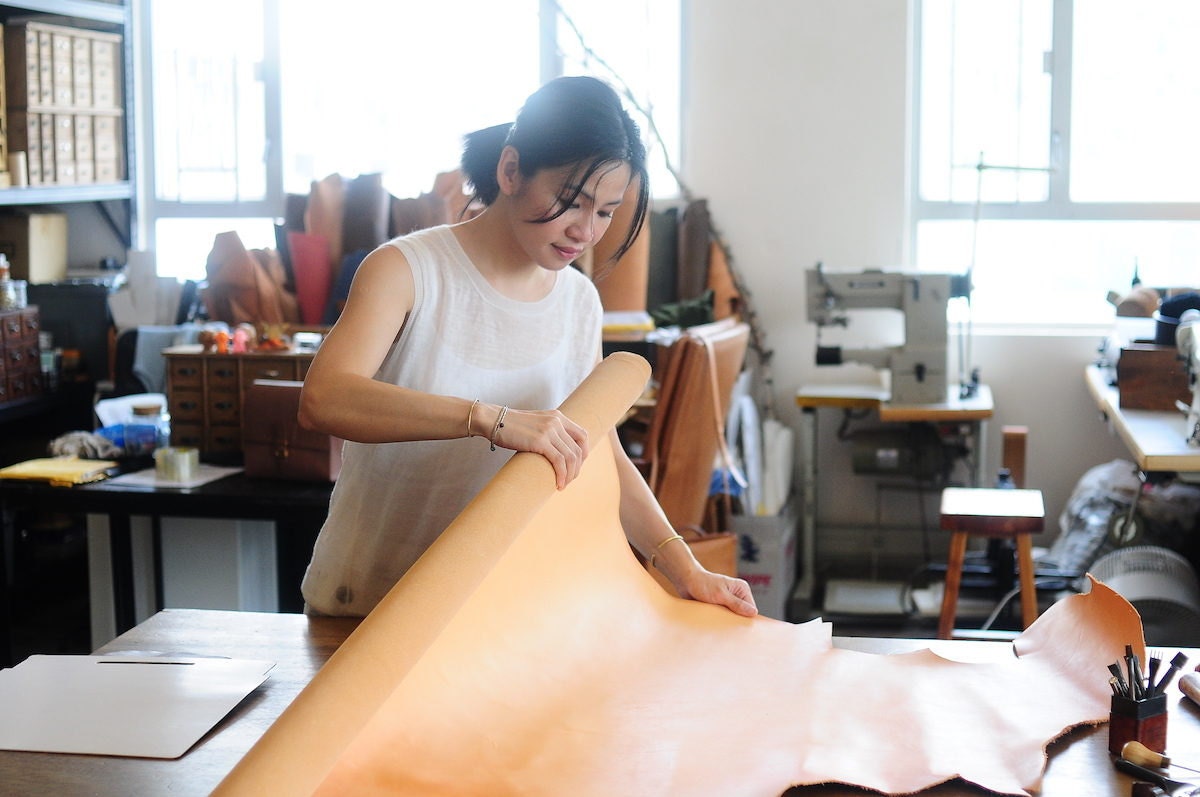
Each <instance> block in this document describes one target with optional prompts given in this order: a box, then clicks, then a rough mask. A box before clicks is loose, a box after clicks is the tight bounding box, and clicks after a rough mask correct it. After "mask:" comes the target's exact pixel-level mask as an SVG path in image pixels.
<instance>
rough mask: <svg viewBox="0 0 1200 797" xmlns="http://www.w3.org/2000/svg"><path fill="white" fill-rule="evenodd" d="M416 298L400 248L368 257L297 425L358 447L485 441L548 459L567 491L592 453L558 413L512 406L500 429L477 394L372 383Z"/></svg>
mask: <svg viewBox="0 0 1200 797" xmlns="http://www.w3.org/2000/svg"><path fill="white" fill-rule="evenodd" d="M415 296H416V293H415V287H414V283H413V276H412V268H411V266H410V265H409V263H408V260H407V259H406V258H405V257H404V254H403V253H402V252H401V251H400V250H399V249H396V248H395V247H394V246H387V245H385V246H381V247H379V248H378V249H376V250H374V251H373V252H371V253H370V254H369V255H367V257H366V258H365V259H364V260H363V262H362V263H361V264H360V265H359V267H358V270H357V271H356V272H355V275H354V281H353V283H352V284H351V287H350V294H349V296H348V297H347V299H346V306H345V307H344V308H343V309H342V313H341V316H340V317H339V318H338V321H337V323H336V324H334V326H333V328H332V329H331V330H330V331H329V334H328V335H326V337H325V340H324V341H322V343H321V348H320V349H318V350H317V355H316V357H314V358H313V362H312V365H311V366H310V367H309V370H308V374H307V375H306V376H305V378H304V390H303V391H302V393H301V395H300V412H299V419H300V423H301V424H302V425H303V426H304V427H306V428H309V429H316V430H319V431H323V432H326V433H328V434H331V435H334V436H335V437H340V438H342V439H344V440H353V441H356V442H359V443H395V442H404V441H411V440H452V439H455V438H459V437H468V436H474V437H487V438H491V439H492V440H493V442H494V443H495V444H496V445H497V446H500V447H502V448H507V449H511V450H513V451H533V452H536V453H539V454H541V455H542V456H544V457H546V459H547V460H549V462H550V464H551V465H552V466H553V467H554V472H555V478H556V480H557V483H558V487H559V489H561V488H563V487H565V486H566V485H567V483H568V482H570V481H571V480H572V479H574V478H575V476H577V475H578V474H579V468H580V467H581V466H582V464H583V460H584V457H586V456H587V434H586V432H585V431H584V430H583V428H582V427H580V426H579V425H578V424H576V423H574V422H573V421H571V420H570V419H568V418H567V417H566V416H565V415H563V414H562V413H560V412H559V411H558V410H526V409H521V408H512V407H510V408H508V409H507V411H506V413H505V415H504V426H503V427H502V428H499V427H497V424H496V421H497V419H498V418H499V415H500V411H501V407H500V406H499V405H497V404H491V403H488V402H486V401H484V400H480V401H478V402H476V401H475V398H477V397H474V396H471V397H466V396H442V395H434V394H432V393H423V392H420V391H417V390H412V389H409V388H405V387H400V386H398V385H392V384H388V383H385V382H380V381H378V380H376V379H375V378H374V376H375V373H376V372H377V371H378V370H379V366H380V365H381V364H382V363H383V359H384V357H386V356H387V353H388V350H389V349H390V348H391V346H392V344H393V343H394V342H395V340H396V337H397V336H398V335H399V334H400V329H401V327H402V325H403V322H404V319H405V317H406V316H407V315H408V313H409V312H410V311H411V310H412V308H413V303H414V301H415ZM466 321H467V320H466V319H464V322H466ZM493 429H495V431H496V434H495V435H493V434H492V432H493Z"/></svg>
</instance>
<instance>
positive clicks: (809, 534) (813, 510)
mask: <svg viewBox="0 0 1200 797" xmlns="http://www.w3.org/2000/svg"><path fill="white" fill-rule="evenodd" d="M800 455H801V462H800V546H799V555H800V561H799V562H798V563H797V572H799V573H800V579H799V582H798V583H797V585H796V590H795V595H797V596H798V597H800V598H802V599H803V600H805V601H806V602H808V604H809V605H811V604H812V600H813V591H814V589H815V588H816V552H817V464H816V463H817V410H816V408H815V407H804V408H803V409H802V410H801V412H800ZM797 619H806V618H797Z"/></svg>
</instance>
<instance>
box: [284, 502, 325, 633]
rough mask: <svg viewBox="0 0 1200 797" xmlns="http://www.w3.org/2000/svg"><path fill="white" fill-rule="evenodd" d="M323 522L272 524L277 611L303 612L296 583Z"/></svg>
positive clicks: (316, 519) (306, 567)
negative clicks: (273, 531) (277, 596)
mask: <svg viewBox="0 0 1200 797" xmlns="http://www.w3.org/2000/svg"><path fill="white" fill-rule="evenodd" d="M324 522H325V516H324V515H320V516H319V517H316V518H315V520H312V521H307V520H276V521H275V572H276V583H277V589H278V593H279V611H281V612H302V611H304V597H303V596H302V595H301V594H300V582H301V581H303V580H304V571H305V570H307V569H308V562H309V560H310V559H312V551H313V543H315V542H316V541H317V534H318V533H319V532H320V531H321V526H322V524H323V523H324Z"/></svg>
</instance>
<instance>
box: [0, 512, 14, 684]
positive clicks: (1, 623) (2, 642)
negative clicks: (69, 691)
mask: <svg viewBox="0 0 1200 797" xmlns="http://www.w3.org/2000/svg"><path fill="white" fill-rule="evenodd" d="M14 533H15V532H14V531H13V519H12V513H11V512H9V511H8V510H7V509H4V508H2V507H0V669H3V668H5V667H12V666H14V665H15V664H16V662H15V661H13V658H14V655H13V646H12V606H11V605H10V604H11V600H12V599H11V598H10V596H9V590H10V589H11V588H12V586H11V585H12V579H10V578H9V573H8V571H9V565H8V562H9V559H10V557H11V553H10V551H9V548H10V546H11V545H12V539H13V535H14Z"/></svg>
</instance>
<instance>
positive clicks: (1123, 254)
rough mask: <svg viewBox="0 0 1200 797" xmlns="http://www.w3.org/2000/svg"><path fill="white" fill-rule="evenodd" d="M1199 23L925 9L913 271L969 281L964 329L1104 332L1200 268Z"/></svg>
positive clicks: (1179, 4)
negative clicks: (1136, 298) (1128, 309)
mask: <svg viewBox="0 0 1200 797" xmlns="http://www.w3.org/2000/svg"><path fill="white" fill-rule="evenodd" d="M1197 34H1200V6H1198V5H1197V4H1195V3H1194V2H1192V1H1191V0H1146V2H1143V3H1138V4H1137V6H1136V10H1134V7H1133V6H1130V5H1129V4H1128V3H1124V2H1118V0H1086V2H1075V3H1073V2H1071V0H992V2H988V3H979V2H974V0H921V2H920V3H919V4H918V6H917V14H916V28H915V43H916V48H915V51H916V52H917V53H918V60H917V70H916V91H915V96H916V97H917V108H916V111H915V113H914V120H915V124H916V131H915V135H914V137H913V144H914V153H913V159H914V163H915V171H914V174H915V175H916V179H915V180H914V181H913V184H914V191H915V195H914V197H913V203H912V207H913V224H914V230H913V232H914V235H913V240H914V253H915V261H916V263H917V264H918V266H920V267H921V268H923V269H927V270H935V271H965V270H967V269H969V268H973V271H972V276H973V281H974V285H975V291H974V293H973V295H972V299H971V307H972V317H973V319H974V320H975V321H977V322H982V323H985V324H987V323H996V324H1030V325H1053V326H1057V327H1062V326H1071V325H1092V324H1105V323H1111V319H1112V316H1113V308H1112V306H1111V305H1110V304H1109V303H1108V301H1107V300H1106V296H1107V294H1108V292H1109V291H1116V292H1117V293H1121V292H1123V291H1126V290H1128V289H1129V287H1130V283H1131V280H1132V278H1133V276H1134V274H1135V272H1136V273H1137V274H1138V276H1140V278H1141V279H1142V280H1143V282H1145V283H1146V284H1149V285H1154V286H1159V287H1168V286H1187V285H1194V283H1195V280H1196V274H1197V270H1196V265H1195V262H1196V259H1197V258H1198V257H1200V152H1197V151H1196V148H1195V147H1194V146H1191V145H1190V143H1191V142H1194V141H1195V140H1196V139H1197V135H1198V134H1200V108H1198V107H1197V106H1196V103H1195V97H1196V96H1197V92H1198V91H1200V68H1198V67H1200V54H1197V53H1196V50H1195V48H1194V46H1192V42H1194V41H1195V38H1196V36H1197Z"/></svg>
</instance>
